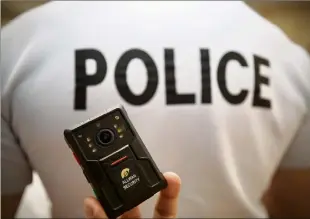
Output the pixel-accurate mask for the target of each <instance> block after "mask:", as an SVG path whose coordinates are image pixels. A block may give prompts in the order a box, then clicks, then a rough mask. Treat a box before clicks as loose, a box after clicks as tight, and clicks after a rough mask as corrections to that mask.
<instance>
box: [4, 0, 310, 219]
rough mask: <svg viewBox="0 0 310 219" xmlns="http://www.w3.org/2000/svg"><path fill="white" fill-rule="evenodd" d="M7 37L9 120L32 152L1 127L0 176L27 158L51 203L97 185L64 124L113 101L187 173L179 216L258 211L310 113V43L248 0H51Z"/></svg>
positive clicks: (156, 151) (24, 175)
mask: <svg viewBox="0 0 310 219" xmlns="http://www.w3.org/2000/svg"><path fill="white" fill-rule="evenodd" d="M16 35H19V36H16ZM1 37H2V39H1V53H2V54H4V56H3V57H2V60H1V62H2V63H1V81H2V82H1V83H2V84H1V91H2V97H1V98H2V100H1V101H2V118H3V120H2V123H3V124H6V125H7V126H8V127H10V128H11V129H9V128H8V127H4V128H3V129H4V130H5V131H9V130H11V131H12V133H14V135H15V136H16V138H17V139H18V140H19V141H18V142H19V144H20V147H21V148H22V150H23V151H24V153H25V154H26V155H27V157H28V159H29V160H26V159H24V156H23V155H22V154H21V152H20V151H19V150H20V149H19V147H18V146H16V145H17V143H16V144H15V143H13V142H12V140H11V139H10V137H9V133H5V132H4V134H2V135H4V137H3V138H4V140H3V142H2V144H4V146H2V148H4V149H2V150H3V151H2V157H3V156H7V157H6V160H8V161H7V162H5V163H4V164H3V168H2V171H3V172H4V173H3V174H4V176H3V179H2V181H3V183H2V186H3V190H4V191H6V192H7V194H10V193H14V192H17V190H22V189H23V186H24V185H26V184H27V183H28V182H29V176H30V173H31V172H30V169H31V168H33V169H34V170H36V171H37V172H38V173H39V175H40V177H41V179H42V181H43V184H44V186H45V187H46V189H47V192H48V194H49V196H50V198H51V201H52V203H53V216H54V217H81V216H82V208H81V203H82V200H83V198H84V197H85V196H87V195H90V194H92V190H91V187H90V186H89V185H88V184H87V181H86V179H85V178H84V176H83V173H82V171H81V170H80V169H79V166H78V165H77V164H76V163H75V161H74V159H73V158H72V155H71V153H70V150H69V149H68V147H67V146H66V144H65V141H64V139H63V135H62V133H63V130H64V129H65V128H68V127H71V126H72V125H74V124H77V123H79V122H82V121H84V120H86V119H88V118H89V117H92V116H94V115H98V114H100V113H101V112H103V111H104V110H105V109H107V108H110V107H113V106H115V105H118V104H122V105H124V106H125V108H126V110H127V111H128V113H129V117H130V118H131V119H132V121H133V124H134V125H135V127H136V129H137V131H138V132H139V134H140V135H141V137H142V140H143V141H144V142H145V144H146V146H147V147H148V149H149V151H150V153H151V154H152V156H153V158H154V159H155V161H156V163H157V164H158V165H159V167H160V169H161V170H162V171H168V170H172V171H174V172H176V173H178V174H179V175H180V177H181V178H182V191H181V197H180V208H179V214H178V215H179V217H264V216H265V211H264V209H263V207H262V204H261V197H262V195H263V193H264V191H265V190H266V189H267V188H268V185H269V182H270V180H271V179H272V176H273V173H274V171H275V170H276V169H277V167H278V165H279V163H280V162H281V159H282V158H283V156H284V154H285V152H286V151H287V150H288V149H289V147H290V145H291V143H292V141H293V139H294V138H295V137H296V134H297V132H298V131H299V130H300V129H301V128H302V125H303V122H304V121H309V102H310V98H309V96H310V95H309V94H310V90H309V87H310V80H309V78H310V77H309V73H310V62H309V57H308V56H307V54H306V52H305V51H304V50H303V49H301V48H300V47H299V46H297V45H295V44H294V43H292V42H291V41H290V40H289V39H288V38H287V37H286V36H285V35H284V34H283V33H282V32H281V31H280V30H279V29H278V28H277V27H276V26H274V25H272V24H270V23H269V22H267V21H266V20H265V19H263V18H262V17H260V16H259V15H257V14H256V13H255V12H253V11H252V10H251V9H250V8H248V7H247V6H246V5H245V4H243V3H241V2H126V3H125V2H53V3H49V4H46V5H45V6H42V7H40V8H38V9H35V10H33V11H31V12H30V13H27V14H25V15H23V16H21V17H20V18H18V19H17V20H15V21H13V22H12V23H11V24H9V25H8V26H7V27H6V28H4V30H3V31H2V33H1ZM87 59H90V60H87ZM307 116H308V118H307V120H305V119H306V117H307ZM146 121H147V122H146ZM4 141H5V142H4ZM6 142H7V143H6ZM6 151H8V152H7V153H3V152H6ZM17 151H18V152H17ZM16 153H20V154H19V156H16ZM10 159H11V160H10ZM14 159H20V160H18V162H17V164H15V167H13V165H12V163H14ZM22 159H24V162H22V161H21V160H22ZM301 159H302V158H301ZM27 163H29V164H27ZM26 164H27V165H29V166H28V167H29V168H28V167H27V166H26ZM30 164H31V168H30ZM16 165H19V166H16ZM13 168H14V170H13ZM4 180H8V181H4ZM9 180H10V182H9ZM14 181H18V182H19V185H15V184H14V183H12V182H14ZM150 205H152V200H149V201H148V202H147V203H144V204H143V205H142V206H141V207H142V210H143V213H144V216H145V217H149V216H150V214H151V213H152V212H149V209H152V208H151V207H150Z"/></svg>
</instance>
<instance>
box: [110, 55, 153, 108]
mask: <svg viewBox="0 0 310 219" xmlns="http://www.w3.org/2000/svg"><path fill="white" fill-rule="evenodd" d="M133 59H141V61H143V63H144V65H145V67H146V70H147V76H148V80H147V86H146V89H145V90H144V91H143V92H142V94H141V95H138V96H136V95H135V94H133V93H132V91H131V90H130V88H129V86H128V83H127V67H128V65H129V63H130V61H131V60H133ZM115 83H116V87H117V89H118V92H119V94H120V95H121V96H122V97H123V98H124V99H125V100H126V101H127V102H128V103H131V104H133V105H142V104H145V103H147V102H148V101H150V100H151V98H152V97H153V96H154V94H155V92H156V89H157V85H158V71H157V67H156V65H155V62H154V61H153V59H152V58H151V57H150V56H149V55H148V54H147V53H146V52H144V51H142V50H139V49H131V50H128V51H127V52H125V53H124V54H123V55H122V56H121V57H120V59H119V60H118V62H117V65H116V68H115Z"/></svg>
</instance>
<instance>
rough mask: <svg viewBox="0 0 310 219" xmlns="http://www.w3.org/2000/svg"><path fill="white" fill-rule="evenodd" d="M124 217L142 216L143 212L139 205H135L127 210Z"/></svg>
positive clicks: (123, 218)
mask: <svg viewBox="0 0 310 219" xmlns="http://www.w3.org/2000/svg"><path fill="white" fill-rule="evenodd" d="M121 218H122V219H125V218H128V219H135V218H141V212H140V209H139V207H135V208H133V209H131V210H129V211H127V212H125V213H124V214H123V215H122V216H121Z"/></svg>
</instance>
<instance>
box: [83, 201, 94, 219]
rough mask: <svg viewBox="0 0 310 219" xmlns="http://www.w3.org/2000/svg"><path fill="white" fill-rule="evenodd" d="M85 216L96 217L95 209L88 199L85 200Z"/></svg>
mask: <svg viewBox="0 0 310 219" xmlns="http://www.w3.org/2000/svg"><path fill="white" fill-rule="evenodd" d="M85 216H86V218H89V219H91V218H94V210H93V208H92V207H91V206H90V205H89V204H88V202H87V201H86V202H85Z"/></svg>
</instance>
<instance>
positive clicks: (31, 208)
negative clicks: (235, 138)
mask: <svg viewBox="0 0 310 219" xmlns="http://www.w3.org/2000/svg"><path fill="white" fill-rule="evenodd" d="M46 2H47V1H1V26H4V25H6V24H8V23H9V22H10V21H11V20H13V19H14V18H16V17H17V16H18V15H20V14H22V13H24V12H26V11H28V10H31V9H32V8H34V7H38V6H40V5H42V4H44V3H46ZM246 3H247V4H248V5H249V6H251V7H252V8H253V9H255V10H256V11H257V12H259V13H260V14H261V15H262V16H264V17H265V18H267V19H269V20H270V21H271V22H273V23H274V24H276V25H278V26H279V27H280V28H282V30H283V31H284V32H286V34H287V35H288V36H289V37H290V38H291V39H292V40H293V41H295V42H296V43H298V44H300V45H301V46H303V47H304V48H306V49H307V50H308V51H310V40H309V39H310V13H309V11H310V2H305V1H303V2H296V1H295V2H275V1H274V2H268V1H246ZM32 217H37V218H47V217H51V216H50V202H49V199H48V196H47V194H46V192H45V189H44V187H43V185H42V182H41V180H40V178H39V176H38V175H37V174H36V173H34V175H33V183H32V184H31V185H30V186H28V188H27V190H26V192H25V194H24V196H23V200H22V203H21V205H20V208H19V211H18V214H17V218H32Z"/></svg>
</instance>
